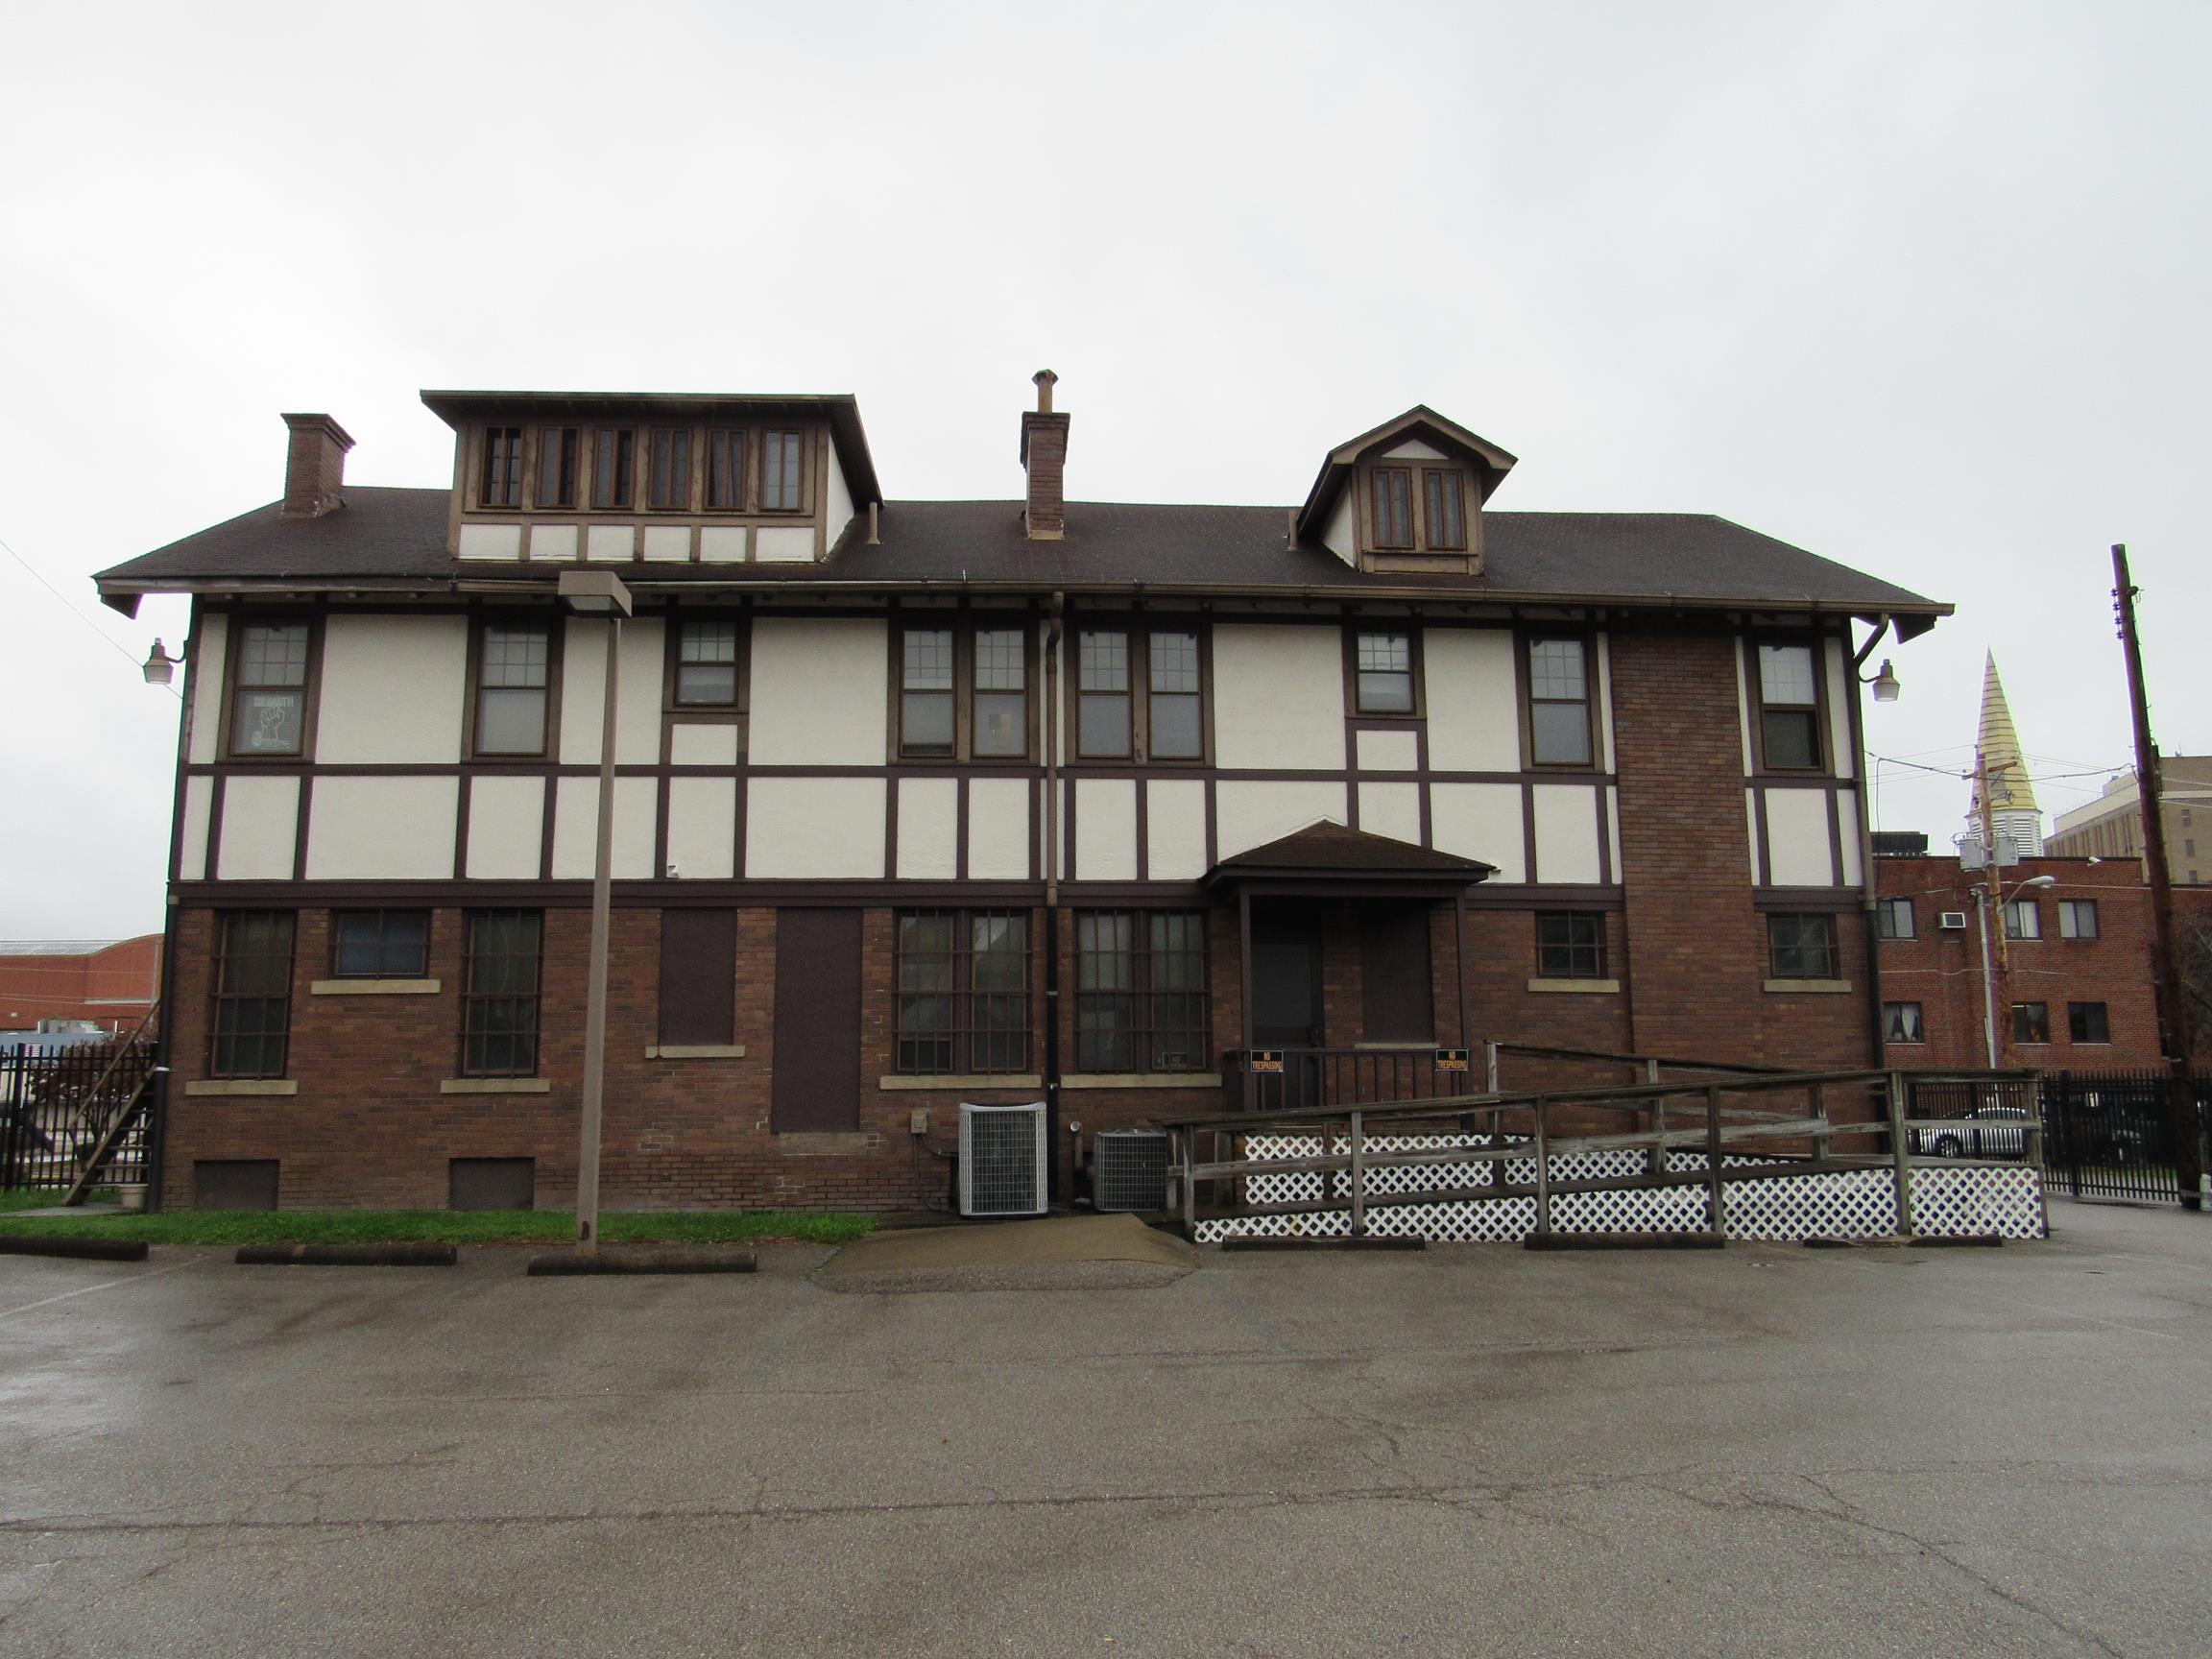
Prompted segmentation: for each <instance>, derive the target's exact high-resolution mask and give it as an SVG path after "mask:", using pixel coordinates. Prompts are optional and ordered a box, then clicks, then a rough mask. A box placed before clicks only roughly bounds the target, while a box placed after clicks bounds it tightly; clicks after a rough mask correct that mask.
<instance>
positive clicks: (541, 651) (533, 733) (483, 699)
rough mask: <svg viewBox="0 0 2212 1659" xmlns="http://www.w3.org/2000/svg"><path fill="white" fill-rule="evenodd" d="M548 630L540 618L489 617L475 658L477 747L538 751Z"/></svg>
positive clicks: (490, 751) (481, 750)
mask: <svg viewBox="0 0 2212 1659" xmlns="http://www.w3.org/2000/svg"><path fill="white" fill-rule="evenodd" d="M552 649H553V646H552V635H551V634H550V632H549V631H548V630H547V629H546V628H545V627H544V626H543V625H542V624H541V623H523V624H514V623H503V622H488V623H486V624H485V626H484V635H483V642H482V645H481V647H480V649H479V650H478V653H477V661H476V753H477V754H479V755H542V754H543V753H544V752H545V691H546V685H547V683H548V667H549V664H550V662H551V661H552Z"/></svg>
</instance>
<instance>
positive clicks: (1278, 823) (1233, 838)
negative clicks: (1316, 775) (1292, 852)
mask: <svg viewBox="0 0 2212 1659" xmlns="http://www.w3.org/2000/svg"><path fill="white" fill-rule="evenodd" d="M1319 818H1327V819H1329V820H1330V821H1331V822H1333V823H1336V824H1341V823H1343V822H1344V818H1345V811H1344V785H1343V784H1341V783H1319V782H1315V783H1287V782H1285V783H1262V782H1260V781H1238V780H1234V779H1223V780H1222V781H1220V782H1218V783H1216V784H1215V785H1214V850H1215V852H1216V854H1218V855H1219V856H1220V857H1223V858H1226V857H1228V856H1229V855H1230V854H1232V853H1242V852H1244V851H1246V850H1247V849H1249V848H1253V847H1264V846H1265V845H1266V844H1267V843H1268V842H1270V841H1276V840H1280V839H1281V838H1282V837H1284V836H1286V835H1287V834H1289V833H1290V832H1291V831H1292V830H1293V829H1305V828H1306V826H1307V825H1309V824H1310V823H1312V822H1313V821H1314V820H1316V819H1319Z"/></svg>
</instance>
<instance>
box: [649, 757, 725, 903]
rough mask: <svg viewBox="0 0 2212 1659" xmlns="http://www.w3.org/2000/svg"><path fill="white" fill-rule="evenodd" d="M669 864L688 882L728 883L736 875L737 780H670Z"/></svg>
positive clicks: (679, 876)
mask: <svg viewBox="0 0 2212 1659" xmlns="http://www.w3.org/2000/svg"><path fill="white" fill-rule="evenodd" d="M668 862H669V863H671V864H673V865H674V866H675V867H676V876H677V878H678V879H680V880H685V881H727V880H729V879H730V878H731V877H733V876H734V875H735V874H736V873H737V780H736V779H734V778H671V779H670V780H669V781H668ZM663 874H665V872H663Z"/></svg>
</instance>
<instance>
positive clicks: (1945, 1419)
mask: <svg viewBox="0 0 2212 1659" xmlns="http://www.w3.org/2000/svg"><path fill="white" fill-rule="evenodd" d="M2053 1219H2054V1223H2055V1225H2056V1228H2057V1229H2058V1236H2057V1237H2056V1238H2054V1239H2053V1240H2052V1241H2051V1242H2049V1243H2047V1244H2040V1245H2029V1246H2009V1247H2007V1248H2005V1249H2003V1250H1945V1251H1908V1250H1857V1251H1833V1252H1815V1251H1807V1250H1799V1249H1792V1248H1784V1247H1771V1248H1768V1247H1756V1246H1754V1247H1738V1248H1733V1249H1730V1250H1729V1251H1727V1252H1725V1253H1723V1254H1660V1255H1633V1256H1585V1255H1576V1256H1540V1255H1530V1254H1526V1253H1523V1252H1520V1251H1516V1250H1510V1249H1505V1248H1500V1247H1490V1246H1482V1247H1471V1248H1460V1249H1442V1250H1435V1251H1431V1252H1429V1253H1427V1254H1425V1255H1380V1254H1379V1255H1360V1256H1345V1255H1328V1256H1313V1255H1286V1256H1231V1257H1223V1256H1221V1255H1219V1254H1217V1253H1210V1254H1208V1255H1207V1256H1206V1257H1205V1258H1204V1262H1205V1264H1204V1265H1203V1266H1202V1267H1201V1268H1200V1269H1199V1270H1198V1271H1196V1272H1194V1273H1191V1274H1190V1275H1188V1276H1187V1277H1184V1278H1182V1279H1180V1280H1178V1281H1176V1282H1175V1283H1173V1284H1170V1285H1166V1286H1160V1287H1157V1288H1148V1289H1128V1290H1103V1289H1100V1290H1082V1291H1035V1290H1029V1291H992V1292H967V1293H951V1294H947V1293H937V1294H914V1295H850V1294H847V1295H838V1294H831V1293H829V1292H828V1291H826V1290H825V1289H823V1288H822V1287H821V1286H818V1285H816V1284H814V1283H813V1282H811V1281H810V1280H809V1279H808V1278H807V1276H806V1275H807V1271H808V1269H809V1268H810V1267H812V1266H813V1265H815V1264H816V1263H818V1262H820V1261H821V1260H822V1258H823V1257H824V1256H825V1255H826V1254H827V1252H825V1251H821V1250H815V1249H809V1248H803V1247H797V1246H793V1247H787V1248H779V1249H772V1250H770V1251H768V1252H766V1253H765V1258H764V1261H763V1269H762V1271H761V1272H760V1273H759V1274H757V1275H755V1276H752V1277H741V1278H699V1279H620V1278H615V1279H583V1280H578V1279H535V1280H533V1279H526V1278H524V1277H523V1276H522V1271H521V1268H522V1262H521V1258H520V1255H519V1253H517V1254H512V1255H511V1254H507V1253H503V1252H498V1251H474V1252H469V1253H465V1255H464V1258H463V1265H462V1266H460V1267H459V1268H456V1269H449V1270H443V1271H440V1270H414V1271H397V1270H382V1271H379V1270H375V1269H350V1268H340V1269H310V1268H268V1269H248V1268H239V1267H234V1266H232V1265H230V1264H229V1263H228V1259H227V1257H225V1256H224V1255H222V1254H219V1253H214V1252H208V1253H204V1254H202V1253H195V1252H187V1251H156V1253H155V1258H154V1260H152V1261H150V1262H147V1263H146V1264H144V1265H143V1266H116V1265H114V1264H110V1263H98V1262H51V1261H39V1260H29V1259H21V1258H13V1259H0V1403H4V1404H0V1458H4V1462H0V1481H4V1486H0V1493H4V1496H0V1650H4V1651H6V1652H8V1653H12V1654H77V1653H95V1652H97V1653H102V1654H115V1653H132V1654H160V1653H192V1654H198V1655H208V1654H231V1653H240V1654H243V1653H256V1654H260V1653H283V1654H309V1653H347V1654H353V1653H363V1654H366V1653H375V1654H392V1655H414V1654H421V1655H438V1656H441V1659H454V1656H459V1655H474V1654H513V1653H525V1654H532V1655H567V1654H579V1655H581V1654H632V1653H637V1654H655V1655H683V1654H695V1653H696V1654H709V1653H711V1654H731V1653H742V1654H752V1653H763V1654H789V1653H853V1654H950V1653H1055V1654H1057V1653H1097V1652H1113V1653H1121V1654H1152V1653H1157V1654H1236V1655H1292V1654H1298V1655H1303V1654H1324V1653H1327V1654H1340V1653H1345V1652H1366V1651H1374V1650H1377V1649H1382V1650H1385V1651H1391V1650H1394V1651H1396V1652H1399V1653H1405V1654H1431V1653H1435V1654H1446V1653H1451V1654H1458V1653H1512V1654H1550V1653H1562V1654H1565V1653H1578V1654H1595V1653H1610V1652H1636V1653H1696V1654H1699V1655H1715V1654H1761V1655H1773V1654H1781V1653H1822V1654H1830V1653H1833V1654H1889V1653H1895V1654H1910V1655H1912V1656H1914V1659H1924V1656H1925V1655H1928V1654H1931V1653H1942V1654H1947V1655H1979V1654H1991V1655H1995V1654H2006V1655H2018V1654H2023V1653H2028V1654H2042V1653H2081V1652H2094V1653H2106V1654H2159V1653H2176V1654H2178V1653H2183V1652H2189V1653H2197V1652H2200V1651H2201V1650H2202V1648H2203V1646H2204V1643H2205V1640H2206V1625H2207V1615H2208V1613H2212V1574H2208V1572H2207V1567H2208V1565H2212V1405H2208V1402H2212V1358H2208V1355H2212V1347H2208V1338H2212V1217H2200V1216H2191V1215H2185V1214H2180V1213H2178V1212H2171V1211H2166V1212H2161V1211H2148V1210H2122V1209H2103V1210H2100V1209H2093V1208H2088V1207H2084V1206H2079V1205H2068V1204H2063V1203H2060V1204H2055V1205H2054V1208H2053Z"/></svg>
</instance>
